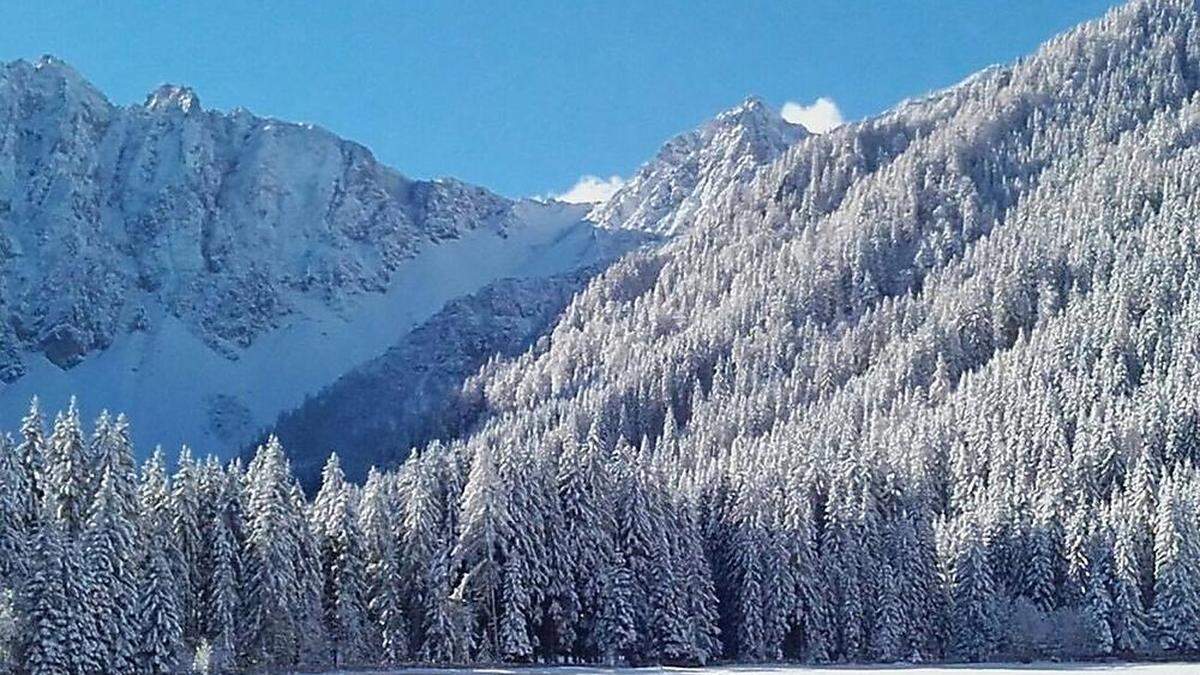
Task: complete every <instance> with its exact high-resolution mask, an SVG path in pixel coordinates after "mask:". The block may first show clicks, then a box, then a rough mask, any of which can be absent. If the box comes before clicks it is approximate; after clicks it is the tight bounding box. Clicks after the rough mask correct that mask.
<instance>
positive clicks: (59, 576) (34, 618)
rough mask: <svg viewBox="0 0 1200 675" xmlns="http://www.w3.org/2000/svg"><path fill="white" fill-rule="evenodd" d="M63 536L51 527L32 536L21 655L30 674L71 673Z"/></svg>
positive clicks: (68, 606)
mask: <svg viewBox="0 0 1200 675" xmlns="http://www.w3.org/2000/svg"><path fill="white" fill-rule="evenodd" d="M63 556H64V548H63V534H62V531H61V530H60V528H58V527H57V526H55V525H53V524H49V525H47V526H45V527H39V528H38V530H37V533H36V535H35V537H34V542H33V552H32V561H33V564H32V569H31V573H30V577H29V582H28V583H27V584H26V586H25V588H24V589H23V592H24V595H25V599H24V603H23V604H24V605H25V606H26V607H28V612H29V615H28V618H27V620H26V623H25V630H24V635H23V640H22V642H23V644H22V649H21V655H22V657H23V669H24V670H26V671H28V672H29V673H30V675H60V674H62V673H70V672H71V655H70V650H71V649H72V646H71V645H70V644H68V643H67V639H68V633H67V626H68V623H69V621H70V614H71V612H72V610H73V605H72V599H70V598H68V597H67V595H66V584H65V578H64V575H65V571H64V568H63Z"/></svg>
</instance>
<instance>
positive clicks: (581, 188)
mask: <svg viewBox="0 0 1200 675" xmlns="http://www.w3.org/2000/svg"><path fill="white" fill-rule="evenodd" d="M624 184H625V179H624V178H621V177H620V176H609V177H608V178H607V179H604V178H601V177H599V176H581V177H580V178H579V180H578V181H576V182H575V185H573V186H571V189H570V190H567V191H566V192H564V193H562V194H560V195H555V197H554V198H555V199H557V200H559V201H564V202H570V203H572V204H596V203H599V202H606V201H608V200H609V198H610V197H612V196H613V195H614V194H616V192H617V190H620V189H621V186H622V185H624Z"/></svg>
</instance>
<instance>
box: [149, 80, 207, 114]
mask: <svg viewBox="0 0 1200 675" xmlns="http://www.w3.org/2000/svg"><path fill="white" fill-rule="evenodd" d="M143 105H144V106H145V107H146V108H147V109H149V110H154V111H167V110H180V111H182V112H185V113H187V112H191V111H193V110H196V111H199V110H200V109H201V108H200V97H199V96H197V95H196V92H195V91H193V90H192V88H191V87H182V86H178V85H174V84H164V85H161V86H159V87H158V88H157V89H155V90H154V91H152V92H150V93H149V94H147V95H146V102H145V104H143Z"/></svg>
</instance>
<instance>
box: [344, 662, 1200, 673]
mask: <svg viewBox="0 0 1200 675" xmlns="http://www.w3.org/2000/svg"><path fill="white" fill-rule="evenodd" d="M364 672H368V673H376V674H377V675H385V674H386V675H390V674H393V673H394V674H396V675H598V674H601V673H620V674H622V675H626V674H627V675H642V674H644V675H652V674H653V673H695V674H696V675H793V674H794V675H822V674H828V675H879V673H892V672H895V673H903V674H905V675H968V674H969V675H1051V674H1054V675H1061V673H1096V674H1103V675H1126V674H1129V675H1182V674H1184V673H1187V674H1189V675H1190V674H1194V673H1200V663H1116V662H1103V663H1102V662H1087V663H983V664H950V665H939V666H910V665H903V664H901V665H893V666H889V665H875V666H824V667H817V666H790V665H779V666H724V667H712V668H670V667H667V668H615V669H614V668H581V667H572V666H562V667H555V668H532V667H531V668H517V667H510V668H505V667H493V668H460V669H455V668H405V669H401V670H390V671H351V670H342V671H332V672H331V673H328V674H326V675H362V673H364Z"/></svg>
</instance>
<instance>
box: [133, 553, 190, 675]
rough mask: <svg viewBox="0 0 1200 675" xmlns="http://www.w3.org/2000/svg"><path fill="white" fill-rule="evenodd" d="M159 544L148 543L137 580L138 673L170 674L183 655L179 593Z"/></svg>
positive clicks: (176, 581) (177, 665)
mask: <svg viewBox="0 0 1200 675" xmlns="http://www.w3.org/2000/svg"><path fill="white" fill-rule="evenodd" d="M165 548H166V547H165V546H163V545H162V544H161V543H160V542H155V541H151V542H150V545H149V547H148V552H147V554H146V557H145V558H144V560H143V561H142V565H141V574H140V575H139V580H138V633H137V634H138V643H137V644H138V651H137V656H136V659H137V663H138V672H144V673H156V674H157V673H172V672H175V670H176V668H178V667H179V665H180V663H181V658H182V657H183V654H184V643H183V623H182V612H180V609H179V589H178V583H179V580H177V579H176V578H175V577H174V575H173V573H172V569H171V565H170V563H169V562H168V561H167V556H166V555H165V554H164V549H165Z"/></svg>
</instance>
